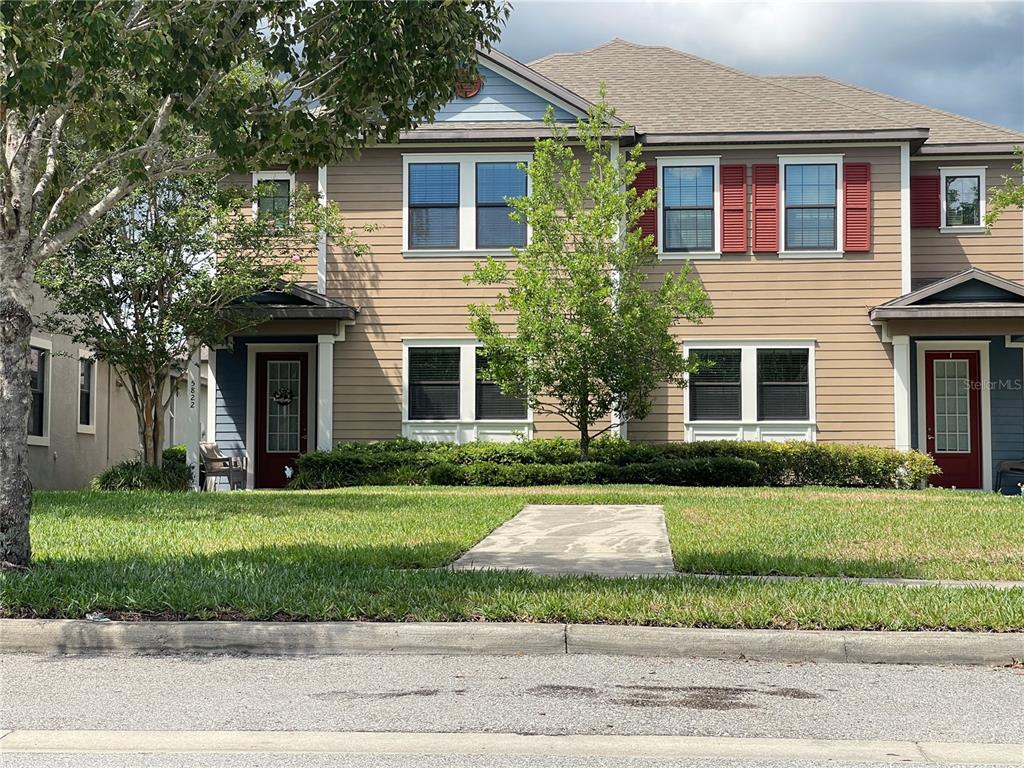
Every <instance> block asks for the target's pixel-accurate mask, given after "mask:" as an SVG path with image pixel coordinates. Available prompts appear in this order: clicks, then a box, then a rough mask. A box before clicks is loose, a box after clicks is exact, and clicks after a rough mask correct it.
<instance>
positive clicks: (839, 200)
mask: <svg viewBox="0 0 1024 768" xmlns="http://www.w3.org/2000/svg"><path fill="white" fill-rule="evenodd" d="M844 157H845V155H842V154H838V155H779V258H780V259H841V258H842V257H843V255H844V253H843V158H844ZM787 165H835V167H836V247H835V249H834V250H831V251H828V250H823V251H787V250H786V166H787Z"/></svg>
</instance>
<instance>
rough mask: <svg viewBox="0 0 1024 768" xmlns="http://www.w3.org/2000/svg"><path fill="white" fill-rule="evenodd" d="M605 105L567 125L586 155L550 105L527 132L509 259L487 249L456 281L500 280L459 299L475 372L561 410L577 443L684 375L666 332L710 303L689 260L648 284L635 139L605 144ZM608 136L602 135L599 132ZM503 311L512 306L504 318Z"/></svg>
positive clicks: (699, 315) (584, 451)
mask: <svg viewBox="0 0 1024 768" xmlns="http://www.w3.org/2000/svg"><path fill="white" fill-rule="evenodd" d="M613 115H614V111H613V110H612V109H611V108H610V107H609V106H608V105H607V103H606V102H605V100H604V94H603V92H602V95H601V101H600V102H599V103H598V104H597V105H596V106H595V107H593V108H592V109H591V111H590V114H589V115H588V117H587V118H586V119H583V120H580V121H579V122H578V124H577V135H578V143H579V144H580V145H582V150H583V155H584V156H585V157H586V160H587V163H586V167H584V165H583V163H581V160H580V157H579V156H578V155H577V154H576V153H575V152H574V149H573V143H574V142H573V141H571V140H570V138H569V135H568V131H567V130H566V129H564V128H559V127H558V126H557V125H556V124H555V121H554V118H553V116H552V114H551V113H550V112H549V114H548V118H547V123H548V127H549V128H550V129H551V131H552V138H550V139H540V140H538V141H537V142H536V144H535V147H534V153H533V160H532V161H531V162H530V163H529V164H528V165H527V167H526V172H527V174H528V176H529V180H530V193H529V195H528V196H526V197H522V198H518V199H515V200H511V201H510V204H511V206H512V208H513V213H512V218H513V219H514V220H515V221H518V222H526V224H527V225H528V226H529V227H530V229H531V231H532V236H531V239H530V242H529V244H528V245H527V246H526V247H525V248H521V249H513V255H514V256H516V257H517V259H518V262H517V264H516V265H515V266H514V267H513V266H510V265H509V264H508V263H507V262H504V261H498V260H496V259H493V258H489V259H488V260H487V261H486V262H482V263H478V264H477V265H476V268H475V270H474V271H473V273H472V274H471V275H468V276H467V278H466V279H467V281H471V282H476V283H479V284H482V285H489V286H501V287H503V289H504V290H503V292H501V293H500V294H499V295H498V298H497V300H496V301H495V302H494V304H493V305H487V304H474V305H471V306H470V308H469V311H470V323H469V327H470V329H471V330H472V331H473V332H474V333H475V334H476V336H477V338H478V339H479V340H480V341H481V342H482V344H483V354H484V358H485V359H486V361H487V363H486V375H487V376H488V377H489V378H491V379H492V380H493V381H494V382H495V383H496V384H498V386H499V388H500V389H501V390H502V391H504V392H505V393H506V394H508V395H512V396H516V397H521V398H524V399H525V400H526V401H527V402H528V403H529V404H530V405H531V406H532V407H533V408H534V409H535V410H537V411H541V412H545V411H546V412H551V413H555V414H557V415H559V416H561V417H562V418H563V419H565V420H566V421H567V422H568V423H569V424H571V425H572V426H573V427H575V428H576V429H577V430H578V431H579V433H580V453H581V455H582V457H583V458H584V459H586V458H587V456H588V449H589V446H590V442H591V440H593V438H595V437H597V436H598V435H600V434H601V433H603V432H605V431H606V430H607V429H610V425H611V420H610V419H609V421H608V425H607V426H604V427H598V426H597V425H598V424H599V423H600V422H601V420H602V419H605V418H607V417H609V415H610V414H611V412H612V411H613V410H614V411H617V412H618V414H619V416H620V418H622V419H639V418H643V417H644V416H645V415H646V414H647V413H648V412H649V411H650V406H651V396H652V394H653V392H654V390H655V388H657V387H658V386H659V385H661V384H663V383H665V382H669V383H671V384H679V385H681V384H682V383H683V374H684V373H686V372H687V371H688V370H690V369H691V368H692V367H693V363H690V362H688V361H687V360H684V359H683V356H682V353H681V351H680V349H679V346H678V344H677V343H676V341H675V339H674V338H673V335H672V328H673V326H674V325H675V324H676V323H677V322H679V321H680V320H687V321H689V322H700V321H701V320H702V319H703V318H705V317H708V316H710V314H711V305H710V303H709V301H708V298H707V295H706V294H705V293H704V290H703V288H702V287H701V286H700V284H699V283H697V282H696V281H695V280H692V279H690V276H689V270H688V268H683V269H682V270H679V271H675V272H669V273H668V274H666V275H665V276H664V278H663V279H662V280H661V281H660V283H658V284H654V285H652V284H651V280H652V277H651V274H650V271H649V269H648V268H649V267H650V266H651V265H652V264H654V263H655V261H656V258H655V248H654V242H653V238H651V237H650V236H649V235H644V234H643V233H642V232H641V231H640V230H639V228H638V226H637V224H638V221H639V219H640V217H641V216H642V215H643V214H644V213H645V212H646V211H648V210H650V209H651V208H652V207H654V206H655V205H656V196H655V194H656V193H655V191H654V190H648V191H647V192H645V193H643V194H641V195H638V194H637V193H636V191H635V190H634V189H633V187H632V184H633V181H634V180H635V179H636V176H637V174H638V173H639V172H640V170H642V168H643V163H641V161H640V152H641V147H640V146H639V145H638V146H635V147H633V148H632V149H631V150H629V151H628V152H626V153H624V154H619V155H616V154H615V153H614V152H613V151H612V147H613V140H617V139H618V137H620V136H621V135H622V133H623V131H624V130H625V128H624V127H618V128H616V127H615V126H614V125H613V123H612V121H611V118H612V117H613ZM609 137H612V139H609ZM506 313H515V317H514V318H513V319H512V320H511V322H514V328H512V329H508V330H506V328H507V323H508V322H509V321H510V320H509V318H507V317H505V318H503V317H502V315H505V314H506Z"/></svg>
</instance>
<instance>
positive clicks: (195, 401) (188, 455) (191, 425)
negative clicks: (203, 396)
mask: <svg viewBox="0 0 1024 768" xmlns="http://www.w3.org/2000/svg"><path fill="white" fill-rule="evenodd" d="M199 354H200V352H199V350H198V349H197V350H196V351H195V353H194V354H193V355H192V358H191V359H190V360H189V361H188V368H187V369H186V375H185V413H184V421H185V429H184V435H185V460H186V461H187V462H188V463H189V465H191V467H192V488H193V489H198V488H199V442H200V441H201V440H202V434H201V433H202V419H201V418H200V416H199V409H200V408H202V407H203V404H202V403H201V402H200V401H199V398H200V393H201V391H202V390H201V386H202V369H201V365H202V362H201V361H200V357H199Z"/></svg>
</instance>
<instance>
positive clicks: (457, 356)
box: [405, 339, 529, 422]
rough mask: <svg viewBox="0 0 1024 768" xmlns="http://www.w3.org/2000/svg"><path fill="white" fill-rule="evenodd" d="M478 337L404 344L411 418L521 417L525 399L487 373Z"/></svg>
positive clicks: (407, 412) (407, 410)
mask: <svg viewBox="0 0 1024 768" xmlns="http://www.w3.org/2000/svg"><path fill="white" fill-rule="evenodd" d="M485 370H486V359H485V358H484V357H483V355H482V354H481V353H480V347H479V345H478V344H477V342H476V341H447V342H445V341H438V342H431V341H421V340H418V339H417V340H415V341H409V342H407V343H406V349H405V382H406V385H405V417H406V420H407V421H469V422H473V421H520V422H525V421H526V420H527V419H528V418H529V413H528V409H527V407H526V403H525V402H524V401H523V400H521V399H519V398H516V397H511V396H509V395H506V394H505V393H504V392H502V391H501V389H500V388H499V387H498V385H497V384H495V383H494V382H492V381H489V380H488V379H487V377H486V375H485Z"/></svg>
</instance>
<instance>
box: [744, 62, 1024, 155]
mask: <svg viewBox="0 0 1024 768" xmlns="http://www.w3.org/2000/svg"><path fill="white" fill-rule="evenodd" d="M764 79H765V80H769V81H772V82H776V83H781V84H784V85H786V86H788V87H790V88H795V89H797V90H799V91H802V92H803V93H807V94H809V95H812V96H821V97H823V98H827V99H831V100H833V101H837V102H841V103H843V104H847V105H849V106H857V107H860V108H862V109H868V110H871V111H872V112H877V113H878V114H880V115H885V116H886V117H889V118H891V119H893V120H898V121H903V122H907V121H912V122H914V123H915V124H917V125H926V126H927V127H928V129H929V131H930V132H929V134H928V142H927V143H928V146H933V145H939V144H943V145H944V144H973V143H986V144H988V143H1000V142H1011V143H1018V144H1019V143H1024V133H1020V132H1018V131H1011V130H1010V129H1009V128H1001V127H999V126H998V125H992V124H991V123H983V122H982V121H980V120H975V119H973V118H970V117H964V116H963V115H955V114H953V113H952V112H944V111H943V110H941V109H935V108H934V107H928V106H925V105H924V104H916V103H914V102H912V101H907V100H906V99H900V98H897V97H896V96H889V95H888V94H885V93H879V92H878V91H872V90H870V89H868V88H864V87H863V86H860V85H854V84H852V83H844V82H842V81H839V80H833V79H832V78H830V77H824V76H822V75H777V76H772V77H766V78H764Z"/></svg>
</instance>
